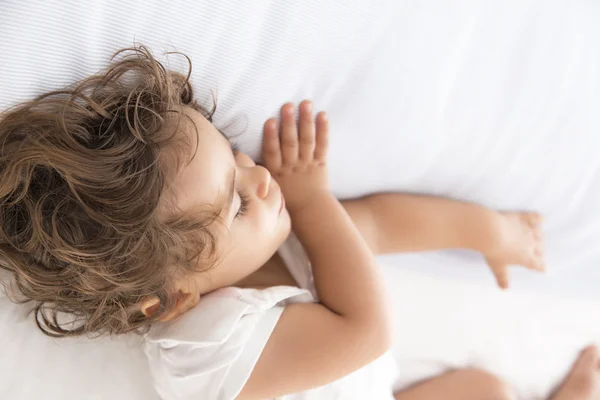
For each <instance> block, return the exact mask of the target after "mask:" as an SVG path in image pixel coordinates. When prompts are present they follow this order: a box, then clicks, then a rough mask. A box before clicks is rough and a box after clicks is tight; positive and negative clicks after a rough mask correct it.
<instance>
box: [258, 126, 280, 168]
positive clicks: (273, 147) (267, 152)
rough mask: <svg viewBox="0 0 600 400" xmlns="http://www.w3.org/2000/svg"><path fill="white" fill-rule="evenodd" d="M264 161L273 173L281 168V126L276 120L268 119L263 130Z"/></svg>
mask: <svg viewBox="0 0 600 400" xmlns="http://www.w3.org/2000/svg"><path fill="white" fill-rule="evenodd" d="M263 132H264V134H263V145H262V160H263V163H264V166H265V167H267V169H269V170H271V171H276V170H278V169H279V168H281V147H280V145H279V124H278V123H277V120H276V119H275V118H271V119H268V120H267V122H265V126H264V129H263Z"/></svg>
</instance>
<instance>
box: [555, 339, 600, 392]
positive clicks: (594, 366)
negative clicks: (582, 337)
mask: <svg viewBox="0 0 600 400" xmlns="http://www.w3.org/2000/svg"><path fill="white" fill-rule="evenodd" d="M550 399H551V400H600V353H599V352H598V348H597V347H596V346H589V347H586V348H585V349H584V350H583V351H582V352H581V354H580V355H579V358H578V359H577V361H575V364H574V365H573V368H571V372H570V373H569V376H567V378H566V379H565V380H564V382H563V383H562V384H561V386H560V387H559V388H558V389H557V390H556V392H555V394H554V395H553V396H551V397H550Z"/></svg>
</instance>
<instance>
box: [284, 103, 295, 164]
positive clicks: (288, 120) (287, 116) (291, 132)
mask: <svg viewBox="0 0 600 400" xmlns="http://www.w3.org/2000/svg"><path fill="white" fill-rule="evenodd" d="M295 114H296V113H295V108H294V105H293V104H291V103H287V104H285V105H284V106H283V107H281V139H280V140H281V162H282V164H283V165H293V164H295V163H296V162H297V161H298V127H297V126H296V115H295Z"/></svg>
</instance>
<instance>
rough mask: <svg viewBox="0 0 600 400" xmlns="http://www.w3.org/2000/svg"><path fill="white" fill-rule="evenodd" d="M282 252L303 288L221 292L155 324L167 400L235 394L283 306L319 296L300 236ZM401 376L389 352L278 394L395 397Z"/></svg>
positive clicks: (152, 341)
mask: <svg viewBox="0 0 600 400" xmlns="http://www.w3.org/2000/svg"><path fill="white" fill-rule="evenodd" d="M279 254H280V255H281V258H282V259H283V261H284V262H285V264H286V266H287V268H288V269H289V270H290V273H291V274H292V276H293V277H294V279H295V280H296V282H297V283H298V285H299V286H300V288H297V287H291V286H275V287H270V288H268V289H264V290H257V289H240V288H233V287H229V288H223V289H219V290H216V291H214V292H212V293H210V294H208V295H206V296H203V297H202V299H201V300H200V302H199V303H198V305H197V306H196V307H194V308H193V309H191V310H190V311H188V312H187V313H185V314H184V315H182V316H181V317H179V318H178V319H177V320H175V321H173V322H171V323H157V324H154V325H153V326H152V328H151V329H150V331H149V332H148V333H147V334H146V341H145V352H146V355H147V357H148V361H149V364H150V370H151V373H152V377H153V380H154V387H155V389H156V391H157V393H158V394H159V395H160V396H161V398H162V399H164V400H175V399H177V400H191V399H194V400H232V399H235V397H236V396H237V395H238V394H239V393H240V391H241V390H242V388H243V387H244V385H245V383H246V381H247V380H248V378H249V377H250V373H251V372H252V370H253V369H254V366H255V364H256V362H257V361H258V358H259V357H260V354H261V352H262V350H263V348H264V347H265V345H266V343H267V341H268V339H269V336H270V335H271V332H273V328H275V325H276V324H277V321H278V320H279V317H280V316H281V313H282V312H283V309H284V307H285V305H286V304H290V303H298V302H302V303H307V302H315V301H316V299H317V296H316V292H315V289H314V283H313V277H312V272H311V267H310V262H309V261H308V257H307V256H306V253H305V252H304V249H303V248H302V245H301V244H300V242H299V241H298V239H297V238H296V237H295V236H294V235H291V236H290V237H289V239H288V240H287V241H286V242H285V244H284V245H283V246H282V247H281V249H280V250H279ZM349 351H352V350H351V349H349ZM299 373H301V371H299ZM396 375H397V370H396V365H395V362H394V360H393V358H392V356H391V354H389V353H386V354H385V355H384V356H382V357H380V358H379V359H377V360H375V361H374V362H372V363H371V364H369V365H367V366H365V367H363V368H361V369H360V370H358V371H356V372H354V373H352V374H350V375H348V376H346V377H344V378H342V379H339V380H337V381H335V382H332V383H330V384H327V385H325V386H321V387H318V388H315V389H311V390H308V391H305V392H301V393H294V394H289V395H286V396H283V397H280V399H283V400H309V399H310V400H313V399H315V400H316V399H327V400H331V399H344V400H352V399H357V400H358V399H360V400H364V399H372V400H380V399H381V400H391V399H393V396H392V384H393V382H394V379H395V378H396Z"/></svg>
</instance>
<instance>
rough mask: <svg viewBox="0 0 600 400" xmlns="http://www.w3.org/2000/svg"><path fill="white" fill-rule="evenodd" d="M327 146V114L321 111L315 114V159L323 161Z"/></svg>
mask: <svg viewBox="0 0 600 400" xmlns="http://www.w3.org/2000/svg"><path fill="white" fill-rule="evenodd" d="M328 148H329V122H328V121H327V114H326V113H325V112H323V111H321V112H320V113H319V114H317V135H316V143H315V156H314V157H315V160H319V161H325V160H326V159H327V150H328Z"/></svg>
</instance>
